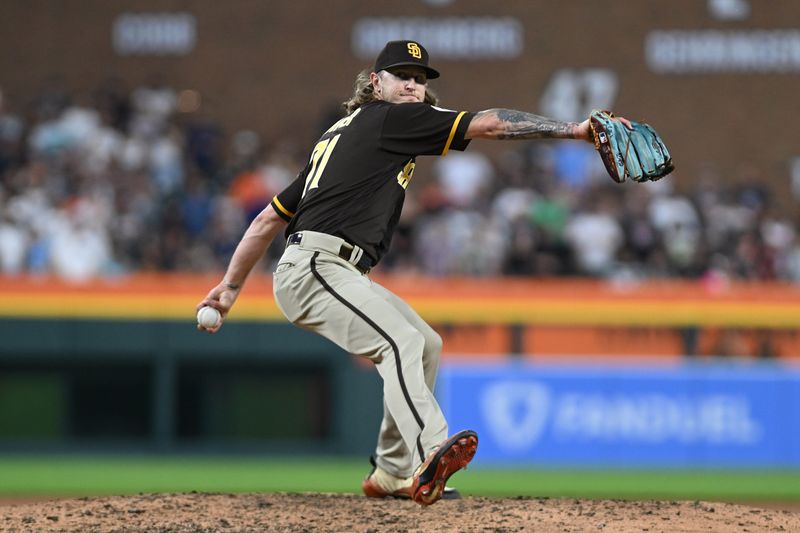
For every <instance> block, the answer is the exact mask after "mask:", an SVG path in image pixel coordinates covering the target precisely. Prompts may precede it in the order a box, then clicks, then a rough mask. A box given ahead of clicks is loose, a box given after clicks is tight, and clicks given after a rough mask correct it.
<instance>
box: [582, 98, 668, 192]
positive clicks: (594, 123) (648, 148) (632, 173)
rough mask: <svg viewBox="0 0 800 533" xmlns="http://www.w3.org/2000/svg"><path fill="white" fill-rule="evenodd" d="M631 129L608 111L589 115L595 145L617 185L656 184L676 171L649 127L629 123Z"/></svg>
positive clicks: (663, 147) (659, 139) (639, 123)
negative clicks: (644, 182)
mask: <svg viewBox="0 0 800 533" xmlns="http://www.w3.org/2000/svg"><path fill="white" fill-rule="evenodd" d="M631 125H632V126H633V129H632V130H631V129H628V127H627V126H625V124H623V123H622V122H620V121H619V120H615V119H614V115H613V113H611V112H610V111H602V110H599V109H595V110H594V111H592V114H591V115H590V116H589V126H590V129H591V132H592V137H593V139H594V146H595V148H596V149H597V151H598V152H599V153H600V157H601V159H602V160H603V164H604V165H605V166H606V170H607V171H608V173H609V175H611V178H612V179H613V180H614V181H616V182H617V183H622V182H623V181H625V180H626V179H631V180H633V181H639V182H641V181H656V180H659V179H661V178H663V177H664V176H666V175H667V174H669V173H670V172H672V171H673V170H674V169H675V166H674V165H673V164H672V157H671V156H670V154H669V150H667V147H666V145H665V144H664V141H662V140H661V137H660V136H659V135H658V133H656V131H655V130H654V129H653V128H651V127H650V126H649V125H647V124H644V123H641V122H633V121H631Z"/></svg>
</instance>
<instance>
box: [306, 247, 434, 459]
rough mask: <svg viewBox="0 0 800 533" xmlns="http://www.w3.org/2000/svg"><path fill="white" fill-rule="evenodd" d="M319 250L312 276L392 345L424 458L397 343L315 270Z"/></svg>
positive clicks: (421, 450)
mask: <svg viewBox="0 0 800 533" xmlns="http://www.w3.org/2000/svg"><path fill="white" fill-rule="evenodd" d="M318 255H319V252H314V255H313V256H312V257H311V272H312V273H313V274H314V277H315V278H317V281H319V282H320V283H321V284H322V286H323V287H324V288H325V290H326V291H328V292H329V293H331V295H333V297H334V298H336V299H337V300H339V301H340V302H342V303H343V304H344V305H345V306H346V307H347V308H348V309H350V310H351V311H352V312H354V313H355V314H356V315H358V316H359V317H361V318H362V319H363V320H364V322H366V323H367V324H369V325H370V327H372V328H373V329H374V330H375V331H377V332H378V334H379V335H380V336H381V337H383V338H384V339H386V342H388V343H389V346H391V347H392V351H393V352H394V360H395V367H396V368H397V379H398V380H399V381H400V389H401V390H402V391H403V397H404V398H405V399H406V403H407V404H408V407H409V409H411V414H413V415H414V420H416V421H417V424H419V429H420V433H419V434H418V435H417V449H418V450H419V456H420V457H421V458H422V460H423V461H424V460H425V450H424V449H423V448H422V441H421V440H420V439H421V437H422V430H423V429H425V423H424V422H423V421H422V417H420V416H419V413H418V412H417V409H416V407H414V404H413V403H412V402H411V395H410V394H409V393H408V387H406V381H405V379H404V378H403V368H402V366H401V361H400V350H399V349H398V348H397V343H395V342H394V339H392V338H391V337H390V336H389V334H388V333H386V332H385V331H384V330H382V329H381V327H380V326H378V324H376V323H375V322H373V321H372V319H370V318H369V317H368V316H367V315H365V314H364V313H362V312H361V311H360V310H359V309H358V308H357V307H356V306H354V305H353V304H351V303H350V302H348V301H347V300H345V299H344V298H343V297H342V295H341V294H339V293H338V292H336V291H335V290H334V289H333V287H331V286H330V285H329V284H328V282H327V281H325V279H324V278H323V277H322V275H321V274H320V273H319V272H318V271H317V256H318Z"/></svg>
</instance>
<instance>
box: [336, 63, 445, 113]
mask: <svg viewBox="0 0 800 533" xmlns="http://www.w3.org/2000/svg"><path fill="white" fill-rule="evenodd" d="M370 74H372V70H371V69H364V70H362V71H361V72H359V73H358V75H357V76H356V81H355V82H353V96H351V97H350V98H349V99H348V100H346V101H344V102H342V107H344V109H345V111H346V112H347V114H348V115H349V114H351V113H352V112H353V111H355V110H356V109H358V108H359V107H361V106H362V105H364V104H368V103H370V102H374V101H375V100H377V98H375V95H374V94H373V93H372V80H370V77H369V75H370ZM424 102H425V103H426V104H430V105H437V104H438V103H439V97H438V96H436V93H435V92H433V90H432V89H431V88H430V87H426V88H425V100H424Z"/></svg>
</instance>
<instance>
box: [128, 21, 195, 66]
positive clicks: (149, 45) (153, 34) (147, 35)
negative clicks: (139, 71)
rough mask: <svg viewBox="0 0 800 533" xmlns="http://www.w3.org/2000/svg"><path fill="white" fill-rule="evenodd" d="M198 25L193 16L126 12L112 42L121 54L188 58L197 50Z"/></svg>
mask: <svg viewBox="0 0 800 533" xmlns="http://www.w3.org/2000/svg"><path fill="white" fill-rule="evenodd" d="M196 28H197V24H196V21H195V18H194V15H191V14H190V13H136V14H133V13H123V14H122V15H120V16H118V17H117V18H116V19H115V20H114V25H113V28H112V41H113V44H114V51H115V52H117V53H118V54H119V55H124V56H126V55H186V54H188V53H189V52H191V51H192V49H194V45H195V42H196V40H197V29H196Z"/></svg>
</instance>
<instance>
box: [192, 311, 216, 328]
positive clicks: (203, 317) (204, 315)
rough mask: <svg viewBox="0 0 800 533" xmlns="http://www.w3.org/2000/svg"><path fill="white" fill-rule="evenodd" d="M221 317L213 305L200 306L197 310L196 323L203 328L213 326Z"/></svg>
mask: <svg viewBox="0 0 800 533" xmlns="http://www.w3.org/2000/svg"><path fill="white" fill-rule="evenodd" d="M221 319H222V315H220V314H219V311H217V310H216V309H214V308H213V307H209V306H205V307H201V308H200V310H199V311H198V312H197V323H198V324H200V325H201V326H203V327H204V328H213V327H215V326H216V325H218V324H219V321H220V320H221Z"/></svg>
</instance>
